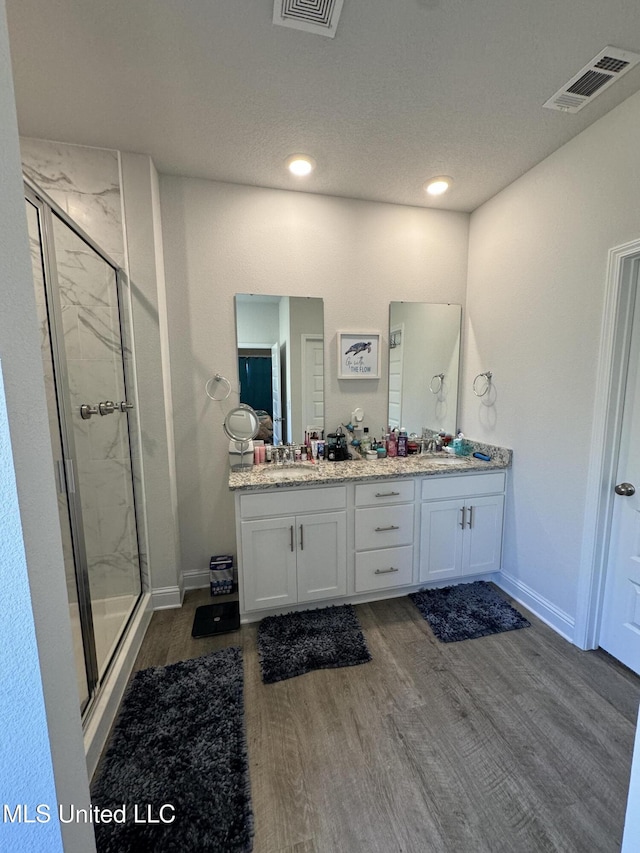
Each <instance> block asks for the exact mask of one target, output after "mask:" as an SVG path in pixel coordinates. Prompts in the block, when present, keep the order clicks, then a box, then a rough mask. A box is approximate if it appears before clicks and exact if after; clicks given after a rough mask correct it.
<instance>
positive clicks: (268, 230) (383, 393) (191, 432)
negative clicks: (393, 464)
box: [160, 176, 468, 571]
mask: <svg viewBox="0 0 640 853" xmlns="http://www.w3.org/2000/svg"><path fill="white" fill-rule="evenodd" d="M160 188H161V202H162V221H163V234H164V248H165V260H166V274H167V294H168V303H167V305H168V314H169V335H170V346H171V362H172V371H173V397H174V411H175V436H176V459H177V477H178V503H179V512H180V538H181V549H182V554H183V567H184V569H185V571H194V570H197V569H202V568H204V567H205V566H206V565H207V563H208V557H209V555H210V554H212V553H214V552H225V551H228V550H229V551H233V550H235V541H234V517H233V500H232V496H231V494H230V493H229V490H228V486H227V478H228V461H227V445H228V442H227V441H225V437H224V433H223V432H222V421H223V418H224V414H225V411H226V409H225V408H224V406H221V405H220V404H218V403H214V402H212V401H210V400H208V398H207V397H206V395H205V392H204V386H205V382H206V381H207V379H208V378H209V377H210V376H212V375H213V374H214V373H222V374H224V375H225V376H227V377H229V379H231V381H232V383H233V385H234V387H235V386H236V385H237V365H236V359H235V333H234V316H233V297H234V294H235V293H266V294H282V295H287V296H317V297H322V298H323V299H324V320H325V401H326V403H325V416H326V425H327V429H329V430H330V429H333V428H334V427H336V426H337V425H338V424H339V423H340V422H342V421H344V422H346V420H347V419H348V418H349V417H350V415H351V412H352V411H353V409H354V408H355V407H356V406H362V408H363V409H364V411H365V425H369V426H370V427H371V429H372V431H374V432H375V431H378V430H379V428H380V427H381V426H382V424H383V423H385V422H386V419H387V383H386V368H385V370H384V371H383V373H384V375H385V378H384V379H381V380H338V379H337V378H336V373H337V356H336V346H337V344H336V331H337V330H338V329H347V330H355V331H368V330H373V331H376V330H378V331H381V332H382V333H383V335H384V344H385V345H384V350H383V364H386V358H387V347H386V342H387V337H388V334H387V329H388V311H389V301H390V300H392V299H406V300H411V301H430V302H447V301H453V302H459V303H461V304H464V294H465V286H466V266H467V234H468V216H467V215H465V214H458V213H446V212H440V211H433V210H425V209H419V208H409V207H400V206H396V205H387V204H376V203H371V202H361V201H353V200H347V199H338V198H330V197H327V196H319V195H310V194H306V193H294V192H286V191H279V190H267V189H259V188H253V187H244V186H237V185H233V184H222V183H214V182H208V181H200V180H195V179H186V178H177V177H167V176H163V177H161V182H160ZM236 401H237V397H236V396H235V395H233V396H232V397H230V398H229V400H228V401H227V403H228V404H229V405H232V404H233V403H234V402H236Z"/></svg>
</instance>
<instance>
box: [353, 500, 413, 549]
mask: <svg viewBox="0 0 640 853" xmlns="http://www.w3.org/2000/svg"><path fill="white" fill-rule="evenodd" d="M412 542H413V504H410V505H409V506H380V507H371V508H370V509H357V510H356V551H363V550H365V549H368V548H369V549H373V548H389V547H392V546H394V545H411V543H412Z"/></svg>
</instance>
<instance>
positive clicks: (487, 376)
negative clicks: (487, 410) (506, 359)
mask: <svg viewBox="0 0 640 853" xmlns="http://www.w3.org/2000/svg"><path fill="white" fill-rule="evenodd" d="M483 376H484V378H485V379H486V384H485V386H484V391H480V392H478V379H481V378H482V377H483ZM492 376H493V373H492V372H491V371H490V370H487V371H486V372H485V373H479V374H478V375H477V376H476V378H475V379H474V380H473V393H474V394H475V395H476V397H484V395H485V394H486V393H487V391H488V390H489V388H491V377H492Z"/></svg>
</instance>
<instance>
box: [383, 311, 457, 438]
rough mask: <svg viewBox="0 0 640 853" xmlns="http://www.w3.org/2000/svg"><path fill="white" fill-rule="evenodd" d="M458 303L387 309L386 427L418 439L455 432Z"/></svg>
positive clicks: (453, 433)
mask: <svg viewBox="0 0 640 853" xmlns="http://www.w3.org/2000/svg"><path fill="white" fill-rule="evenodd" d="M461 321H462V308H461V306H460V305H434V304H429V303H426V302H392V303H391V304H390V306H389V424H390V426H391V427H392V428H393V427H405V428H406V430H407V431H408V432H409V433H412V432H415V433H417V434H418V435H421V433H422V430H423V429H424V428H425V427H426V428H428V429H430V430H433V431H439V430H441V429H442V430H444V431H445V432H447V433H451V435H455V432H456V429H457V428H458V424H457V417H458V378H459V369H460V329H461Z"/></svg>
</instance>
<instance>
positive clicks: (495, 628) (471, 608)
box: [409, 581, 530, 643]
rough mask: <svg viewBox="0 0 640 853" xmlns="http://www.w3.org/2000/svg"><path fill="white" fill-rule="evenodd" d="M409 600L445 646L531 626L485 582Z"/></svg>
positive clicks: (417, 594)
mask: <svg viewBox="0 0 640 853" xmlns="http://www.w3.org/2000/svg"><path fill="white" fill-rule="evenodd" d="M409 598H410V599H411V600H412V601H413V603H414V604H415V605H416V607H417V608H418V610H419V611H420V613H421V614H422V616H423V617H424V618H425V619H426V620H427V622H428V623H429V625H430V626H431V630H432V631H433V633H434V634H435V635H436V637H437V638H438V639H439V640H440V641H441V642H443V643H455V642H458V641H459V640H473V639H475V638H476V637H487V636H489V635H490V634H500V633H502V632H503V631H514V630H516V629H517V628H528V627H529V625H530V623H529V622H528V621H527V620H526V619H525V618H524V616H522V614H521V613H518V611H517V610H516V609H515V608H513V607H512V606H511V605H510V604H509V603H508V602H507V601H505V600H504V598H502V596H501V595H500V594H499V593H498V592H496V590H495V589H494V588H493V587H492V586H491V584H488V583H487V582H486V581H475V582H474V583H461V584H457V585H456V586H445V587H443V588H442V589H423V590H421V591H420V592H412V593H410V594H409Z"/></svg>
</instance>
